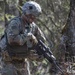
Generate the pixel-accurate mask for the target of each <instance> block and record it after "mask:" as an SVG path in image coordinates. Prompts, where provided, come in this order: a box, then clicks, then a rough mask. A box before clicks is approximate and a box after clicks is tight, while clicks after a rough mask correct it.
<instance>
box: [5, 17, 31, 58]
mask: <svg viewBox="0 0 75 75" xmlns="http://www.w3.org/2000/svg"><path fill="white" fill-rule="evenodd" d="M16 19H18V20H19V21H20V22H21V18H20V17H16V18H14V19H12V20H16ZM10 21H11V20H10ZM10 21H9V22H10ZM5 35H6V33H5ZM6 39H7V36H6ZM6 50H7V51H8V53H9V55H10V56H11V57H13V56H14V57H18V58H25V57H27V56H28V54H29V52H30V49H28V47H27V45H26V44H24V45H23V46H19V45H9V44H8V40H7V47H6Z"/></svg>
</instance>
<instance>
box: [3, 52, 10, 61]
mask: <svg viewBox="0 0 75 75" xmlns="http://www.w3.org/2000/svg"><path fill="white" fill-rule="evenodd" d="M2 58H3V60H4V61H11V58H10V56H9V53H8V52H7V51H2Z"/></svg>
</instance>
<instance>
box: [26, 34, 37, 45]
mask: <svg viewBox="0 0 75 75" xmlns="http://www.w3.org/2000/svg"><path fill="white" fill-rule="evenodd" d="M27 40H30V41H31V42H32V43H33V44H37V43H38V41H37V39H36V37H35V36H34V35H33V34H32V33H28V35H27Z"/></svg>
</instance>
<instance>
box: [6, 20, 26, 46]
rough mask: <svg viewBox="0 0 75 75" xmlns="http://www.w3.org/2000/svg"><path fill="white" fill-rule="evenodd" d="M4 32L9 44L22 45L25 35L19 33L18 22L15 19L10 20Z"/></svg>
mask: <svg viewBox="0 0 75 75" xmlns="http://www.w3.org/2000/svg"><path fill="white" fill-rule="evenodd" d="M6 33H7V40H8V43H9V44H18V45H23V44H24V43H25V42H26V36H25V35H24V34H20V28H19V24H18V23H17V21H16V20H13V21H11V22H10V24H9V25H8V27H7V30H6Z"/></svg>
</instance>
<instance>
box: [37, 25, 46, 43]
mask: <svg viewBox="0 0 75 75" xmlns="http://www.w3.org/2000/svg"><path fill="white" fill-rule="evenodd" d="M36 38H37V39H38V40H39V39H41V40H42V41H43V42H44V41H46V38H45V36H44V34H43V32H42V31H41V30H40V28H39V27H38V26H36Z"/></svg>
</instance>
